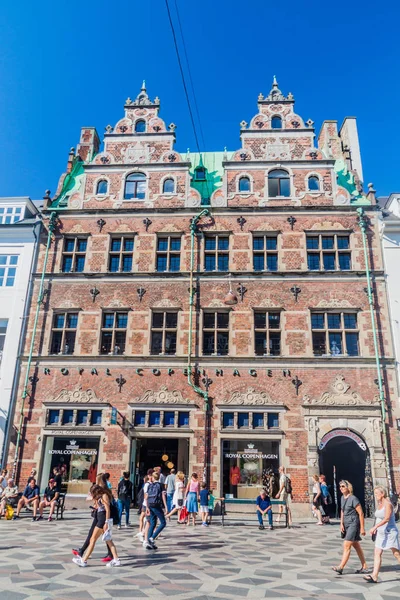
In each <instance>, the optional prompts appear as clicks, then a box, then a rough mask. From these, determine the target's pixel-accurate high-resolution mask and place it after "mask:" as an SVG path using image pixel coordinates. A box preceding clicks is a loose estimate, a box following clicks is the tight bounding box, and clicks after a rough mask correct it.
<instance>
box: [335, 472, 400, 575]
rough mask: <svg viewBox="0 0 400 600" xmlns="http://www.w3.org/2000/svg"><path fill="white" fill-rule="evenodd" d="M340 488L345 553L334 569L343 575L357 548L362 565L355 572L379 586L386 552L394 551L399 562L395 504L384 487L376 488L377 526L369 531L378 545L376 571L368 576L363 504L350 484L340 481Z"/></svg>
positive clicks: (399, 542) (399, 553)
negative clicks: (364, 544)
mask: <svg viewBox="0 0 400 600" xmlns="http://www.w3.org/2000/svg"><path fill="white" fill-rule="evenodd" d="M339 487H340V491H341V492H342V498H341V518H340V531H341V537H342V538H343V554H342V560H341V561H340V564H339V565H338V566H337V567H332V569H333V571H335V572H336V573H337V574H338V575H342V574H343V570H344V568H345V566H346V564H347V562H348V560H349V558H350V553H351V549H352V548H354V549H355V551H356V552H357V555H358V558H359V560H360V563H361V568H360V569H358V570H357V571H356V573H357V574H363V575H364V579H365V581H366V582H367V583H378V575H379V571H380V568H381V565H382V554H383V551H384V550H391V552H392V553H393V555H394V556H395V558H396V559H397V560H398V562H399V563H400V541H399V531H398V528H397V525H396V519H395V514H394V508H393V505H392V503H391V502H390V500H389V498H388V496H387V492H386V490H385V489H384V488H383V487H381V486H378V487H376V488H375V489H374V495H375V500H376V510H375V523H374V526H373V527H372V528H371V529H370V531H369V534H370V535H371V538H372V541H373V542H374V543H375V552H374V567H373V571H372V573H371V574H369V569H368V566H367V563H366V560H365V556H364V552H363V549H362V547H361V544H360V542H361V539H362V538H361V536H365V535H366V531H365V522H364V513H363V510H362V507H361V504H360V501H359V499H358V498H357V496H355V495H354V493H353V486H352V484H351V483H350V482H349V481H347V480H343V481H340V483H339Z"/></svg>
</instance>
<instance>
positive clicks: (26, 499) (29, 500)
mask: <svg viewBox="0 0 400 600" xmlns="http://www.w3.org/2000/svg"><path fill="white" fill-rule="evenodd" d="M39 499H40V491H39V486H38V485H36V479H33V478H32V479H31V480H30V482H29V483H28V485H27V486H26V488H25V490H24V493H23V494H22V498H21V499H20V501H19V502H18V506H17V514H15V515H14V516H13V519H14V520H15V519H19V513H20V512H21V508H23V507H24V506H29V505H32V506H33V517H32V521H36V513H37V508H38V505H39Z"/></svg>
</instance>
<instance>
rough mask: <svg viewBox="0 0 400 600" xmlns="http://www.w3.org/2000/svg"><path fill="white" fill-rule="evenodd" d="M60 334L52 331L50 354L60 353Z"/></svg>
mask: <svg viewBox="0 0 400 600" xmlns="http://www.w3.org/2000/svg"><path fill="white" fill-rule="evenodd" d="M61 343H62V332H61V331H54V332H53V337H52V340H51V348H50V354H59V353H60V352H61Z"/></svg>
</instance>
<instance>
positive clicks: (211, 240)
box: [205, 237, 217, 250]
mask: <svg viewBox="0 0 400 600" xmlns="http://www.w3.org/2000/svg"><path fill="white" fill-rule="evenodd" d="M216 247H217V246H216V239H215V237H206V239H205V249H206V250H215V249H216Z"/></svg>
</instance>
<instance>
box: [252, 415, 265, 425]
mask: <svg viewBox="0 0 400 600" xmlns="http://www.w3.org/2000/svg"><path fill="white" fill-rule="evenodd" d="M253 427H254V428H256V427H264V413H253Z"/></svg>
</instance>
